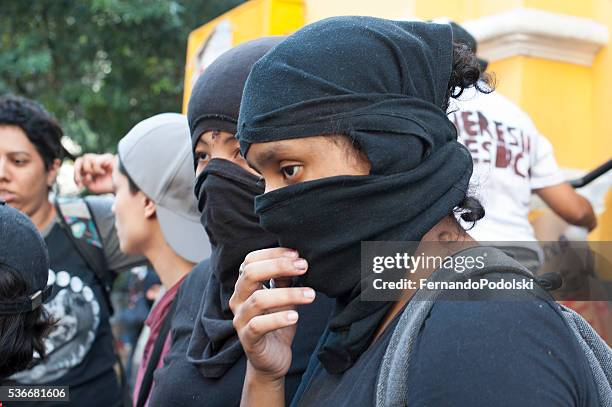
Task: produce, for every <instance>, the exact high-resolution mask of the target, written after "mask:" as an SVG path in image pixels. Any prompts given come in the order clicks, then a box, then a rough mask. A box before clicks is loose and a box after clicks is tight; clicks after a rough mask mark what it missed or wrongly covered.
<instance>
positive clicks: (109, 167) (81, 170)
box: [74, 154, 115, 194]
mask: <svg viewBox="0 0 612 407" xmlns="http://www.w3.org/2000/svg"><path fill="white" fill-rule="evenodd" d="M114 163H115V156H114V155H112V154H85V155H84V156H82V157H79V158H77V160H76V161H75V162H74V182H75V183H76V184H77V186H78V187H80V188H87V189H88V190H89V192H91V193H93V194H107V193H112V192H114V190H115V189H114V187H113V178H112V174H113V165H114Z"/></svg>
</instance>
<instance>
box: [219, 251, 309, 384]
mask: <svg viewBox="0 0 612 407" xmlns="http://www.w3.org/2000/svg"><path fill="white" fill-rule="evenodd" d="M240 268H241V273H240V276H239V277H238V281H237V282H236V287H235V290H234V294H233V295H232V298H231V299H230V302H229V305H230V308H231V309H232V312H233V313H234V327H235V328H236V332H237V333H238V336H239V338H240V342H241V343H242V347H243V349H244V352H245V353H246V355H247V358H248V361H249V365H250V366H249V368H248V369H249V370H250V373H251V374H252V375H253V376H254V377H257V381H258V382H261V381H267V382H269V383H272V382H278V381H282V380H284V376H285V375H286V374H287V371H288V370H289V366H290V365H291V343H292V342H293V337H294V336H295V330H296V323H297V320H298V318H299V315H298V313H297V311H296V310H295V306H296V305H300V304H309V303H311V302H313V301H314V297H315V291H314V290H313V289H311V288H306V287H299V288H293V287H282V288H270V289H268V288H266V287H264V286H263V284H262V283H263V282H267V281H269V280H272V279H274V281H275V282H276V284H275V285H276V286H277V287H278V286H280V285H283V284H281V282H282V281H287V280H290V279H291V278H292V277H296V276H300V275H302V274H304V273H306V270H307V269H308V263H307V262H306V260H304V259H300V258H299V256H298V253H297V252H296V251H294V250H291V249H286V248H282V247H277V248H273V249H263V250H258V251H255V252H251V253H249V254H248V255H247V256H246V258H245V260H244V263H243V264H242V266H241V267H240ZM285 285H286V284H285ZM245 389H246V387H245Z"/></svg>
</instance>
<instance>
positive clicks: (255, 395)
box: [240, 362, 285, 407]
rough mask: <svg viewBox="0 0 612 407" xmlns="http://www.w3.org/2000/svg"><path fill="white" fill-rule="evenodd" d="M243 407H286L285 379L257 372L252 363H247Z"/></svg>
mask: <svg viewBox="0 0 612 407" xmlns="http://www.w3.org/2000/svg"><path fill="white" fill-rule="evenodd" d="M240 405H241V406H242V407H248V406H277V407H281V406H284V405H285V378H284V377H283V378H280V379H275V378H272V377H266V376H264V375H262V374H261V373H259V372H257V371H256V370H255V369H254V368H253V365H251V362H247V369H246V376H245V378H244V387H243V388H242V400H241V403H240Z"/></svg>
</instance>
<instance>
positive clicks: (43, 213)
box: [30, 199, 55, 232]
mask: <svg viewBox="0 0 612 407" xmlns="http://www.w3.org/2000/svg"><path fill="white" fill-rule="evenodd" d="M54 218H55V207H54V206H53V204H52V203H51V202H50V201H49V200H48V199H45V200H44V201H43V203H42V204H41V205H40V207H38V209H36V210H35V211H34V213H32V214H31V215H30V220H31V221H32V223H34V226H36V229H38V231H39V232H42V231H44V230H45V229H46V228H47V227H48V226H49V224H50V223H51V222H52V221H53V219H54Z"/></svg>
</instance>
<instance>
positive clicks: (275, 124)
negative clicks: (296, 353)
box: [230, 17, 596, 407]
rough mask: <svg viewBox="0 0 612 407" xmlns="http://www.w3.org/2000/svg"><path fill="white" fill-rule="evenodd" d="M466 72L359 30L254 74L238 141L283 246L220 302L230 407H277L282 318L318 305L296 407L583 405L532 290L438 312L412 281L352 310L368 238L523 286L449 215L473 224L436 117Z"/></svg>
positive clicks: (337, 21)
mask: <svg viewBox="0 0 612 407" xmlns="http://www.w3.org/2000/svg"><path fill="white" fill-rule="evenodd" d="M479 76H480V70H479V67H478V62H477V60H476V58H475V56H474V55H473V54H471V53H470V52H469V51H468V50H467V49H466V48H465V47H462V46H458V45H454V44H453V39H452V32H451V28H450V26H448V25H446V24H444V25H443V24H432V23H420V22H396V21H388V20H382V19H376V18H370V17H338V18H331V19H327V20H323V21H319V22H317V23H314V24H311V25H309V26H306V27H304V28H303V29H301V30H299V31H298V32H296V33H295V34H293V35H291V36H290V37H288V38H287V40H285V41H284V42H283V43H281V44H280V45H278V46H277V47H275V48H274V49H273V50H272V51H270V52H269V53H268V54H266V55H265V56H264V57H263V58H262V59H260V60H259V61H258V62H257V63H256V64H255V65H254V66H253V69H252V70H251V73H250V75H249V78H248V80H247V83H246V85H245V89H244V94H243V98H242V103H241V108H240V117H239V122H238V134H237V138H238V140H239V141H240V144H241V150H242V153H243V155H244V156H245V158H246V159H247V161H248V162H249V163H250V164H251V166H253V167H254V168H256V169H257V170H258V172H259V173H261V174H262V176H263V177H264V179H265V184H266V188H265V193H264V194H263V195H260V196H258V197H257V198H256V200H255V211H256V213H257V214H258V215H259V217H260V223H261V225H262V226H263V228H264V229H265V230H268V231H270V232H272V233H274V234H276V235H277V236H278V238H279V242H280V246H281V247H278V248H271V249H263V250H259V251H255V252H251V253H250V254H249V255H247V256H246V258H245V261H244V262H243V264H242V266H241V267H240V268H241V271H242V272H241V274H240V277H239V278H238V281H237V283H236V287H235V291H234V294H233V296H232V298H231V300H230V307H231V309H232V311H233V312H234V326H235V328H236V331H237V333H238V336H239V337H240V341H241V343H242V346H243V349H244V351H245V353H246V355H247V358H248V363H247V373H246V378H245V384H244V387H243V393H242V403H243V405H247V406H260V405H261V406H263V405H265V406H281V405H284V399H283V391H282V390H283V387H284V380H285V375H286V372H287V369H288V366H289V364H290V362H291V358H292V350H291V344H292V341H293V338H294V335H295V326H296V325H295V324H296V322H297V320H298V318H299V317H300V314H298V311H297V310H296V308H295V307H296V306H297V305H303V304H309V303H311V302H312V301H313V299H314V298H315V295H316V294H315V293H316V292H321V293H324V294H327V295H328V296H329V297H332V298H334V299H335V302H336V304H335V309H334V312H333V313H332V315H331V318H330V322H329V324H328V328H327V330H326V332H325V333H324V334H323V336H322V337H321V339H320V341H319V345H318V350H317V351H316V352H315V354H314V355H313V357H312V358H311V362H310V365H309V367H308V369H307V371H306V373H305V374H304V376H303V377H302V383H301V385H300V389H298V392H297V394H296V397H295V398H294V400H293V404H294V405H299V406H335V407H338V406H351V407H354V406H373V405H377V406H390V405H393V406H405V405H409V406H450V405H453V406H501V405H513V406H550V405H580V406H585V405H594V404H595V403H596V400H595V399H594V396H593V394H594V392H593V389H592V387H593V380H592V376H591V373H590V371H589V370H588V367H587V364H586V360H585V357H584V355H583V354H581V353H580V350H579V348H578V342H577V340H576V339H575V338H574V337H573V336H572V333H571V331H570V330H569V328H568V327H567V326H566V325H564V322H563V318H562V316H561V315H560V314H559V313H558V312H557V311H556V310H555V309H554V307H555V304H554V302H553V301H546V300H545V299H542V298H545V297H544V294H545V293H543V291H542V290H541V289H534V290H523V291H522V293H521V292H519V293H518V294H516V295H517V297H516V300H514V301H493V300H491V301H446V300H440V301H438V300H436V299H437V297H435V295H438V294H436V293H439V291H436V290H423V289H419V288H420V287H419V285H417V286H416V288H411V287H407V288H406V289H402V290H398V291H399V292H397V293H396V294H397V296H396V297H394V299H393V300H390V299H389V298H381V297H378V298H377V300H375V301H371V302H370V301H365V298H366V295H369V294H371V291H372V289H373V287H372V286H371V285H369V286H368V285H367V284H369V283H370V280H369V279H367V278H365V279H364V278H363V277H362V275H361V267H362V264H360V260H361V256H362V255H363V254H364V252H363V251H362V242H365V241H375V242H385V241H404V242H410V241H412V242H415V244H416V245H418V247H419V250H418V253H419V255H421V253H422V250H423V253H424V255H425V256H429V255H430V254H433V255H439V254H441V255H443V256H448V257H449V258H451V259H452V260H453V261H454V260H457V261H458V260H459V257H458V256H462V257H463V259H466V258H468V257H469V256H472V257H473V260H477V257H475V256H484V257H487V255H488V260H487V261H486V262H484V266H483V269H482V270H481V271H483V272H485V271H486V272H492V271H493V270H495V272H494V273H493V274H492V275H491V277H490V278H491V279H492V280H493V279H497V280H500V281H501V279H503V278H506V279H511V280H512V281H513V282H516V281H519V280H521V279H522V280H523V281H524V282H526V283H528V282H529V281H531V282H533V280H532V279H531V278H530V276H531V275H530V274H529V272H528V271H526V270H524V269H523V268H521V266H520V265H519V264H518V263H516V262H512V260H511V259H510V258H509V257H507V256H505V255H504V254H503V253H502V252H501V251H499V250H497V249H494V248H486V247H483V246H479V245H478V243H477V242H476V241H474V240H473V239H472V238H471V237H470V236H469V234H468V233H467V232H466V231H465V230H464V229H463V228H462V227H461V226H460V224H459V223H458V221H457V219H456V217H455V215H456V214H457V212H460V216H461V218H462V219H464V220H467V221H477V220H478V219H480V218H481V217H482V216H483V209H482V207H481V206H480V205H479V204H478V202H477V201H476V200H474V199H471V198H469V197H468V196H467V188H468V182H469V179H470V175H471V173H472V160H471V157H470V154H469V152H468V151H467V149H466V148H465V147H463V146H462V145H461V144H460V143H459V142H458V141H457V133H456V130H455V128H454V127H453V125H452V123H451V122H450V121H449V119H448V118H447V116H446V109H447V107H448V103H449V98H451V97H456V96H458V95H460V94H461V92H462V91H463V90H464V89H465V88H468V87H473V86H480V85H479V84H478V80H479ZM483 90H484V91H488V90H487V89H483ZM448 242H458V243H460V245H459V246H461V247H462V250H461V251H459V252H457V251H456V250H455V249H454V245H449V244H448ZM412 253H415V252H414V251H412ZM457 264H459V263H458V262H457ZM398 268H399V271H400V272H401V271H403V272H404V273H406V276H410V274H408V273H407V272H406V269H405V267H399V266H398ZM472 268H473V267H472ZM510 270H512V272H509V271H510ZM453 271H455V272H454V273H453ZM410 272H412V270H411V271H410ZM416 272H417V274H416V276H418V277H420V278H419V279H416V280H415V281H416V282H420V281H422V280H421V279H423V280H425V281H427V282H432V283H433V282H437V281H440V282H448V281H446V280H447V279H451V278H458V279H459V278H461V277H459V274H460V273H457V272H460V270H459V269H457V270H453V269H452V267H451V268H449V267H448V266H437V268H434V267H431V266H430V267H428V268H421V269H419V270H417V271H416ZM471 272H472V270H470V273H471ZM270 279H272V280H273V282H274V283H275V284H271V288H267V287H265V286H264V284H263V283H264V282H267V281H268V280H270ZM364 282H365V283H366V284H364ZM291 283H293V284H291ZM287 285H299V287H298V286H290V287H287ZM374 288H375V286H374ZM468 295H470V297H468V298H472V295H473V296H475V298H477V299H478V298H479V297H478V295H479V294H478V293H468ZM482 295H484V299H494V298H497V297H494V296H493V294H491V293H486V292H484V291H483V294H482ZM487 296H488V297H487ZM374 297H375V296H374ZM452 298H454V297H452ZM480 299H482V298H480ZM519 299H520V300H519Z"/></svg>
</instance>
